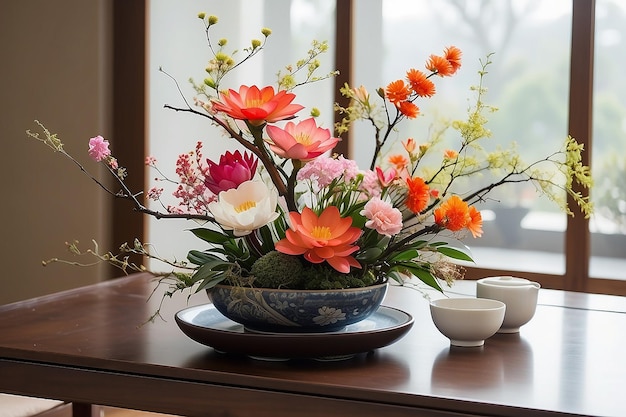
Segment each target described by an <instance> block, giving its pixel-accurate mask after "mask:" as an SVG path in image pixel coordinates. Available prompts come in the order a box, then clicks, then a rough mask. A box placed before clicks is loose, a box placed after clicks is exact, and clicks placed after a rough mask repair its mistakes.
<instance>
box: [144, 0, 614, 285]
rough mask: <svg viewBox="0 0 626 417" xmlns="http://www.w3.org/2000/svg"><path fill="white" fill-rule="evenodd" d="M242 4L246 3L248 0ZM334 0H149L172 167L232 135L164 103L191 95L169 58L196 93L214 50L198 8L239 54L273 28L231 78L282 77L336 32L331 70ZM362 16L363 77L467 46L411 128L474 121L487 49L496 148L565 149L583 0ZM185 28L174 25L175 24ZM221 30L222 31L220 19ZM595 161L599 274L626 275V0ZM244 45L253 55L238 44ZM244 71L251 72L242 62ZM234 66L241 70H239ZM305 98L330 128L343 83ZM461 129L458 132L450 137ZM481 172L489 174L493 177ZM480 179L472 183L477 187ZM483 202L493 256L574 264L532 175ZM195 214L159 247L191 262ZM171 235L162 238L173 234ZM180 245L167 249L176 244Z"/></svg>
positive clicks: (153, 92)
mask: <svg viewBox="0 0 626 417" xmlns="http://www.w3.org/2000/svg"><path fill="white" fill-rule="evenodd" d="M244 3H245V5H244ZM334 4H335V1H334V0H266V1H257V2H245V1H230V2H222V1H217V0H211V1H203V2H198V1H197V0H186V1H172V0H152V1H151V2H150V7H151V11H150V39H151V45H150V59H149V63H150V68H149V79H150V121H149V125H150V138H151V140H150V149H149V153H150V154H152V155H153V156H155V157H156V158H157V159H158V160H159V163H160V166H161V167H162V168H166V169H169V170H170V171H171V172H172V177H174V175H173V170H174V163H175V160H176V157H177V155H178V154H180V153H183V152H185V151H187V150H191V149H193V148H194V146H195V143H196V141H198V140H202V141H204V142H205V154H206V155H205V156H207V157H209V158H218V157H219V155H220V154H221V153H222V152H224V151H225V150H227V149H232V148H233V142H232V141H228V140H226V139H225V138H224V137H223V136H222V135H221V134H220V133H219V132H218V131H217V130H216V129H215V128H214V127H212V126H210V125H209V123H208V122H207V121H206V120H199V119H201V118H198V117H197V116H190V115H182V114H175V112H172V111H170V110H166V109H163V105H164V104H166V103H167V104H174V105H177V104H178V105H180V104H181V102H182V98H181V97H180V95H179V94H178V90H177V88H176V86H175V85H174V84H173V82H172V80H171V79H170V78H169V77H167V76H165V75H164V74H162V73H160V72H159V71H158V68H159V67H163V69H164V70H165V71H167V72H168V73H169V74H171V75H172V76H173V77H174V78H176V80H178V82H179V83H180V86H181V89H182V90H183V93H184V94H185V95H186V96H187V97H192V96H193V90H192V89H191V87H190V86H188V83H187V80H188V78H189V77H193V78H196V79H198V80H201V79H202V78H203V68H204V66H205V65H206V62H207V61H208V59H209V50H208V47H207V44H206V39H205V35H204V28H203V26H202V23H201V21H200V20H199V19H197V18H196V17H195V16H196V15H197V13H198V12H200V11H205V12H207V13H209V14H215V15H218V16H219V17H220V23H219V24H218V25H217V26H215V28H214V30H215V35H214V36H215V38H216V39H219V38H223V37H225V38H228V40H229V46H230V48H232V49H239V50H240V51H241V50H242V49H243V48H244V47H247V46H248V45H249V41H250V39H252V38H260V36H261V35H260V34H259V29H260V28H261V27H269V28H271V29H272V30H273V35H272V36H270V38H269V40H268V44H267V47H266V50H265V51H264V53H263V54H262V55H259V56H257V57H255V58H254V60H253V62H250V63H247V64H245V65H244V66H242V67H241V68H239V69H238V70H237V74H238V75H237V76H233V77H232V78H230V79H228V80H226V81H227V85H224V86H228V87H237V86H238V85H239V84H241V83H246V84H251V83H266V84H274V83H275V80H276V72H277V71H278V70H280V69H281V68H283V67H284V66H285V65H287V64H290V63H294V62H295V61H296V60H297V59H300V58H302V57H304V55H305V54H306V51H307V49H308V48H309V46H310V42H311V40H313V39H317V40H329V44H330V50H329V53H328V54H327V55H326V56H323V57H322V60H323V64H324V67H323V68H322V70H321V73H323V72H328V71H330V70H331V69H333V67H332V61H333V56H334V52H335V49H334V41H333V39H334V36H335V28H334ZM355 8H356V16H355V19H354V24H355V26H356V32H355V37H354V39H355V47H356V53H355V55H354V57H353V58H354V60H355V68H354V80H355V81H354V83H355V86H358V85H361V84H362V85H364V86H365V87H366V88H367V89H368V90H369V91H370V92H374V90H375V89H376V88H378V87H381V86H385V85H386V84H387V83H388V82H389V81H392V80H395V79H399V78H403V77H404V74H405V72H406V70H408V69H409V68H423V65H424V62H425V60H426V58H427V57H428V56H429V55H430V54H433V53H435V54H439V53H441V51H442V50H443V48H445V47H447V46H449V45H455V46H458V47H459V48H461V49H462V51H463V53H464V63H463V67H462V68H461V70H460V72H459V73H458V74H457V75H455V76H454V77H452V78H447V79H437V80H436V85H437V94H436V96H435V97H434V98H433V99H431V100H429V101H425V102H423V103H418V105H419V106H420V108H421V110H422V112H423V114H424V115H425V116H424V117H422V118H420V119H418V120H417V121H410V122H409V123H405V124H404V125H403V130H401V131H400V132H399V133H398V135H399V138H400V139H405V138H407V137H413V138H414V139H415V140H416V142H417V143H421V142H424V141H426V139H427V138H428V135H429V132H430V131H431V129H432V128H433V125H436V124H437V123H438V121H439V120H440V119H441V118H453V119H457V118H463V117H464V116H465V115H466V114H467V108H468V107H469V106H470V105H471V104H472V103H473V100H474V99H475V95H474V92H472V91H470V87H471V86H473V85H476V84H477V83H478V81H479V77H478V73H477V71H478V70H479V69H480V65H481V64H480V61H481V60H483V61H484V60H485V59H487V56H488V55H489V54H493V55H491V56H490V60H491V61H492V64H491V65H489V67H488V74H487V76H486V78H485V80H484V83H485V85H486V87H487V88H488V94H487V96H486V97H485V98H484V101H485V102H486V103H487V104H489V105H493V106H495V107H497V108H498V109H499V110H498V111H497V112H496V113H493V114H491V115H489V120H490V122H489V124H488V127H489V128H490V129H491V130H492V132H493V138H492V139H490V142H489V146H492V147H494V148H495V147H496V146H500V147H509V146H513V143H515V144H516V146H517V148H518V149H519V151H520V153H521V155H522V156H523V159H524V160H525V161H527V162H532V161H534V160H535V159H537V158H539V157H541V156H545V155H546V154H547V152H549V151H550V150H552V149H556V148H557V147H558V146H559V145H560V144H561V142H562V141H563V139H564V138H565V137H566V136H567V133H568V132H567V124H568V114H567V110H568V99H569V96H568V94H569V93H568V89H569V71H570V62H569V59H570V41H571V17H572V15H571V13H572V12H571V10H572V0H550V1H542V0H510V1H503V0H495V1H486V0H483V1H479V0H476V1H461V0H439V1H436V2H433V1H428V0H357V1H356V2H355ZM174 28H175V30H174ZM212 30H213V29H212ZM595 36H596V38H595V40H596V60H595V86H594V132H593V152H592V158H593V159H592V166H593V170H594V175H595V177H596V187H595V188H594V190H593V195H592V198H593V199H594V201H595V203H596V206H597V214H596V215H595V216H594V218H593V219H592V220H591V224H590V228H591V232H592V246H593V248H592V250H593V258H592V271H591V275H592V276H597V277H602V278H616V279H626V275H625V274H626V273H625V272H624V271H626V80H625V79H624V77H623V76H622V73H623V68H624V66H625V64H626V63H625V62H623V61H625V60H626V54H625V53H624V52H625V51H626V5H625V4H624V2H620V1H619V0H598V1H597V10H596V35H595ZM240 54H241V56H243V52H240ZM240 70H241V71H240ZM233 75H234V74H233ZM296 93H297V95H298V102H300V103H301V104H303V105H305V106H307V108H310V107H318V108H320V110H321V111H322V121H323V122H322V123H323V124H324V125H325V126H326V127H331V125H332V101H333V84H332V82H330V81H329V82H321V83H317V84H314V85H311V86H307V87H305V88H303V89H298V90H297V91H296ZM354 133H355V135H354V141H353V143H352V148H351V152H352V157H355V158H356V159H357V160H358V161H359V163H360V165H361V166H365V165H366V164H367V163H368V162H369V157H370V154H371V151H372V149H373V142H372V134H371V131H369V130H368V129H367V126H359V127H357V129H355V132H354ZM455 139H456V138H455V137H453V136H451V137H449V138H448V140H449V141H450V144H451V146H452V145H453V144H454V140H455ZM484 181H485V182H487V181H489V179H488V178H484ZM470 186H471V187H472V188H475V184H471V185H470ZM491 197H492V199H491V200H490V201H488V202H486V203H485V204H484V205H483V206H482V207H480V209H481V210H482V211H483V218H484V219H485V223H484V231H485V233H484V235H483V237H482V238H480V239H471V238H470V239H469V240H467V241H466V242H465V243H466V244H467V245H469V246H470V247H471V250H472V253H473V255H474V258H475V259H476V260H477V264H478V265H479V266H482V267H493V268H506V269H513V270H529V271H535V272H547V273H556V274H562V273H563V272H564V256H563V249H564V238H565V234H564V231H565V228H566V217H565V215H563V214H561V213H560V212H558V210H557V209H556V208H555V206H553V205H552V204H551V203H550V202H548V201H546V200H545V199H538V198H537V193H536V192H535V190H534V189H533V188H532V186H531V187H528V186H526V185H523V186H520V187H518V188H514V187H513V188H510V187H509V188H507V189H506V190H505V192H499V193H498V194H493V195H491ZM186 228H189V225H188V224H186V223H185V222H180V223H177V222H171V221H167V222H163V221H161V222H159V221H157V220H154V219H150V223H149V240H150V241H151V242H158V247H159V251H160V252H161V253H160V254H161V255H162V256H169V254H170V253H173V254H175V256H176V257H178V258H179V259H182V258H183V257H184V256H185V255H186V251H187V250H188V249H190V248H192V247H194V244H196V245H197V243H198V242H197V241H196V240H195V239H194V238H193V237H191V236H189V233H188V232H185V229H186ZM162 242H163V243H162ZM167 242H169V246H168V245H167V244H166V243H167Z"/></svg>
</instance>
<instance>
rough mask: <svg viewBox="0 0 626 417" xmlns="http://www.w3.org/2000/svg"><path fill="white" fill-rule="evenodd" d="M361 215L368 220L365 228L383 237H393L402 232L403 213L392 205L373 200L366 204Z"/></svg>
mask: <svg viewBox="0 0 626 417" xmlns="http://www.w3.org/2000/svg"><path fill="white" fill-rule="evenodd" d="M361 215H362V216H365V217H366V218H367V222H365V227H367V228H370V229H374V230H376V231H377V232H378V233H380V234H381V235H386V236H392V235H395V234H398V233H400V230H402V213H401V212H400V210H398V209H397V208H395V207H393V206H392V205H391V203H388V202H386V201H383V200H381V199H380V198H372V199H371V200H370V201H368V202H367V204H365V207H363V210H362V211H361Z"/></svg>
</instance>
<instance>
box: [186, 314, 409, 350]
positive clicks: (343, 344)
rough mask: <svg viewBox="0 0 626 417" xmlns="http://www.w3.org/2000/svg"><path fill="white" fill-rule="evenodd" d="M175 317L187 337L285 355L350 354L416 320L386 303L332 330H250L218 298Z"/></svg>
mask: <svg viewBox="0 0 626 417" xmlns="http://www.w3.org/2000/svg"><path fill="white" fill-rule="evenodd" d="M175 319H176V323H177V324H178V327H180V329H181V330H182V331H183V333H185V334H186V335H187V336H188V337H190V338H191V339H193V340H195V341H196V342H198V343H201V344H203V345H206V346H210V347H212V348H214V349H215V350H217V351H220V352H228V353H238V354H243V355H248V356H252V357H262V358H281V359H292V358H332V357H349V356H352V355H356V354H358V353H365V352H369V351H372V350H374V349H378V348H381V347H384V346H387V345H390V344H392V343H394V342H396V341H397V340H399V339H400V338H401V337H402V336H404V335H405V334H406V333H407V332H408V331H409V330H410V329H411V326H413V317H412V316H411V315H410V314H408V313H406V312H404V311H402V310H398V309H395V308H391V307H386V306H380V307H379V308H378V310H377V311H376V312H375V313H373V314H372V315H371V316H369V317H368V318H367V319H365V320H363V321H360V322H358V323H355V324H351V325H348V326H346V327H345V328H343V329H342V330H339V331H334V332H327V333H272V332H258V331H248V330H246V329H245V328H244V326H243V325H241V324H238V323H235V322H234V321H232V320H230V319H228V318H226V317H224V316H223V315H222V314H221V313H220V312H219V311H217V309H216V308H215V307H214V306H213V304H205V305H201V306H196V307H189V308H186V309H184V310H181V311H179V312H178V313H176V316H175Z"/></svg>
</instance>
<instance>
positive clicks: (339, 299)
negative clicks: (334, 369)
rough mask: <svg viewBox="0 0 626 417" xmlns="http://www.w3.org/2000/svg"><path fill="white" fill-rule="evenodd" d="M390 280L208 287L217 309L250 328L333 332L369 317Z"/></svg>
mask: <svg viewBox="0 0 626 417" xmlns="http://www.w3.org/2000/svg"><path fill="white" fill-rule="evenodd" d="M386 292H387V283H384V284H378V285H372V286H369V287H363V288H350V289H345V290H286V289H270V288H249V287H237V286H230V285H222V284H220V285H216V286H215V287H213V288H211V289H209V290H207V294H208V295H209V298H210V299H211V301H212V302H213V304H214V305H215V307H216V308H217V310H218V311H219V312H220V313H222V314H223V315H224V316H226V317H228V318H229V319H231V320H233V321H235V322H237V323H240V324H243V325H244V326H245V328H246V329H247V330H250V331H260V332H333V331H338V330H341V329H342V328H343V327H345V326H347V325H349V324H353V323H356V322H359V321H361V320H364V319H366V318H367V317H368V316H370V315H371V314H372V313H374V312H375V311H376V310H377V309H378V307H379V306H380V304H381V303H382V301H383V299H384V298H385V294H386Z"/></svg>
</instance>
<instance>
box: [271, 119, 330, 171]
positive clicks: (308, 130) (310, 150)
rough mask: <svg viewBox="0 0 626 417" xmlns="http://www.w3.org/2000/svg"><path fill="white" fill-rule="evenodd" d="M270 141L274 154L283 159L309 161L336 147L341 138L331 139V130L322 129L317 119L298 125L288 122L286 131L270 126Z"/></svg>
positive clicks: (304, 121) (307, 120)
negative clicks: (316, 121)
mask: <svg viewBox="0 0 626 417" xmlns="http://www.w3.org/2000/svg"><path fill="white" fill-rule="evenodd" d="M266 130H267V134H268V135H269V136H270V138H271V141H268V143H269V145H270V148H271V149H272V151H274V153H275V154H276V155H278V156H280V157H283V158H289V159H300V160H302V161H308V160H311V159H314V158H317V157H318V156H320V155H321V154H323V153H324V152H326V151H328V150H330V149H332V148H334V147H335V145H336V144H337V142H339V138H333V137H331V134H330V130H328V129H322V128H321V127H318V126H317V124H316V123H315V119H313V118H312V117H311V118H308V119H306V120H303V121H301V122H300V123H298V124H295V123H293V122H288V123H287V124H286V125H285V128H284V129H281V128H279V127H277V126H268V127H267V128H266Z"/></svg>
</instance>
